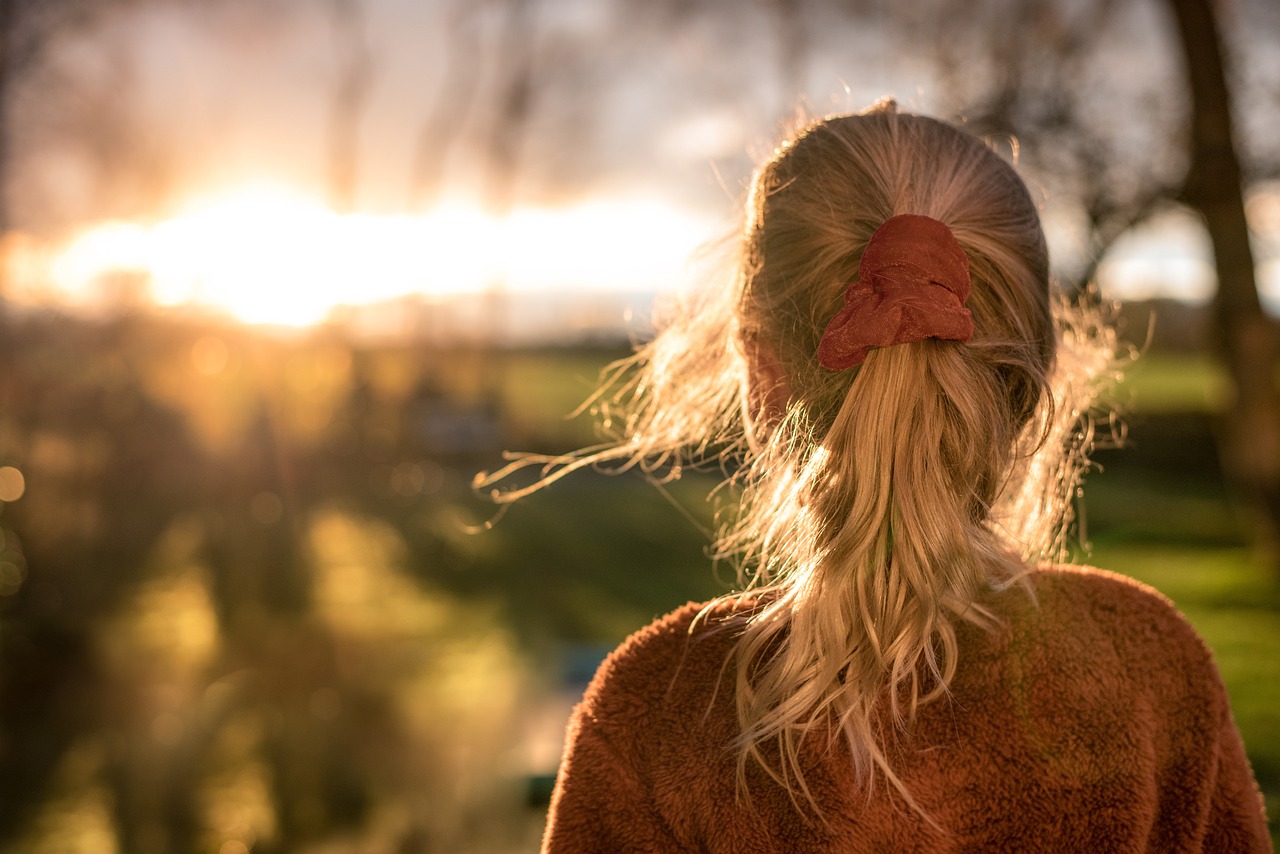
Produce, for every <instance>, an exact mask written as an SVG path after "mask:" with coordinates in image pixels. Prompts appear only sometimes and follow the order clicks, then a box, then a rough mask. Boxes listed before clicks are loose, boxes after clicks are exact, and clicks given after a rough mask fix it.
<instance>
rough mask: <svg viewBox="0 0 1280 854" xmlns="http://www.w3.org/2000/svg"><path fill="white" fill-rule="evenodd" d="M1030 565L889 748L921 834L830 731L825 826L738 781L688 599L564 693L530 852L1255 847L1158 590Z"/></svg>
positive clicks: (821, 785)
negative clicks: (573, 701) (565, 713)
mask: <svg viewBox="0 0 1280 854" xmlns="http://www.w3.org/2000/svg"><path fill="white" fill-rule="evenodd" d="M1032 578H1033V584H1034V587H1035V591H1036V595H1037V599H1038V603H1039V604H1038V606H1036V605H1033V604H1032V603H1031V602H1030V601H1029V599H1028V597H1027V596H1026V595H1025V594H1023V593H1022V592H1021V591H1016V590H1015V591H1007V592H1005V593H1003V594H1000V595H999V596H998V597H996V598H995V599H994V603H995V607H996V609H997V612H998V613H999V614H1000V615H1001V616H1002V618H1003V620H1004V625H1003V626H1002V627H1001V628H999V629H997V630H995V631H985V630H982V629H979V628H976V627H974V626H970V625H968V624H962V625H961V626H960V627H959V628H958V640H959V644H960V647H959V648H960V657H959V669H958V671H957V673H956V676H955V679H954V681H953V683H952V685H951V694H950V696H949V697H947V698H944V699H942V700H938V701H935V702H933V703H931V704H929V705H927V706H925V707H924V708H922V709H921V710H920V712H919V713H918V716H917V717H916V720H915V722H914V724H913V725H912V726H911V728H910V729H909V730H908V732H907V733H906V734H905V735H903V736H900V737H899V738H898V739H897V740H896V741H895V742H894V744H892V745H891V746H890V748H889V759H890V762H891V763H892V767H893V768H894V769H895V770H896V772H897V773H898V775H899V776H900V777H901V778H902V780H903V782H904V783H905V784H906V785H907V787H908V788H909V790H910V791H911V792H912V794H913V795H914V797H915V798H916V799H917V800H918V801H919V802H920V804H921V805H922V806H923V807H924V808H925V809H926V810H927V811H928V813H929V814H930V815H931V816H932V817H933V819H934V820H935V821H936V822H937V823H938V824H939V825H940V826H941V827H942V828H943V831H942V832H939V831H938V830H935V829H934V828H932V827H930V826H929V825H928V824H927V823H926V822H925V821H924V820H922V819H921V817H920V816H919V815H918V814H916V813H914V812H913V811H911V810H910V809H909V808H908V807H906V806H905V805H904V803H903V801H902V799H901V797H899V796H897V795H896V794H895V793H893V792H892V791H891V789H890V787H889V786H888V784H887V783H885V782H884V781H883V779H879V780H877V781H876V784H875V785H874V786H873V787H872V788H871V791H870V794H868V792H867V790H866V789H865V788H864V787H859V785H858V784H856V783H855V781H854V779H853V775H852V773H851V768H850V763H849V760H848V757H847V753H842V752H841V751H839V750H834V751H827V752H823V751H820V750H815V751H813V752H812V754H811V756H810V757H809V758H810V759H811V763H810V767H812V769H813V770H812V771H810V772H809V773H808V775H807V777H806V781H807V782H808V783H809V785H810V787H811V789H812V792H813V795H814V797H815V798H816V799H817V802H818V803H819V804H820V805H821V807H822V810H823V812H824V813H825V818H826V823H823V822H820V821H814V820H813V819H812V816H811V815H810V816H809V817H806V816H805V815H803V814H801V813H800V812H799V811H797V809H796V807H795V806H794V805H793V803H792V801H791V799H790V798H789V797H788V795H787V794H786V792H785V791H783V790H782V789H781V788H780V787H778V786H777V785H776V784H774V783H772V782H771V781H769V779H768V778H766V777H765V776H764V775H763V773H762V772H760V770H759V769H758V768H752V769H751V770H750V771H749V772H748V774H749V784H748V792H749V795H750V800H749V801H747V800H742V799H740V798H739V797H738V795H737V792H736V790H735V768H736V765H735V763H736V757H735V755H734V752H733V750H732V748H731V746H730V745H731V742H732V741H733V738H734V736H735V735H736V734H737V718H736V712H735V710H734V700H733V692H734V689H733V681H734V678H735V677H734V672H733V667H732V665H730V666H728V667H726V666H725V661H726V656H728V655H729V653H730V650H731V647H732V644H733V632H732V631H731V630H729V631H726V630H723V627H724V625H725V623H724V619H723V618H724V617H725V616H728V615H730V614H732V613H733V606H731V605H718V606H717V607H716V609H715V610H713V611H712V612H711V614H709V615H708V618H707V619H705V620H703V621H700V622H698V623H696V624H695V623H694V620H693V618H694V616H695V615H696V614H697V613H698V611H699V610H700V608H699V606H697V605H687V606H685V607H684V608H681V609H679V610H677V611H675V612H673V613H671V614H669V615H668V616H666V617H664V618H662V619H660V620H658V621H657V622H655V623H653V624H652V625H650V626H648V627H647V628H644V629H642V630H641V631H639V632H637V633H636V634H634V635H633V636H632V637H631V638H629V639H628V640H627V641H626V642H625V643H623V645H622V646H621V647H619V648H618V649H617V651H615V652H614V653H613V654H612V655H611V656H610V657H609V658H608V659H607V660H606V661H605V662H604V663H603V664H602V665H601V667H600V670H599V671H598V672H597V674H596V677H595V680H594V681H593V682H592V684H591V687H590V688H589V689H588V690H587V693H586V696H585V697H584V699H583V701H582V702H581V704H579V706H578V707H577V709H576V710H575V711H574V714H573V717H572V719H571V720H570V723H569V731H568V743H567V746H566V750H565V756H564V760H563V763H562V764H561V768H560V775H559V779H558V780H557V783H556V790H555V794H554V796H553V798H552V802H551V811H550V815H549V817H548V824H547V829H546V834H545V836H544V838H543V851H544V852H553V854H557V853H558V852H573V854H585V853H586V852H609V854H617V852H650V851H655V852H656V851H661V852H668V851H669V852H678V851H703V852H775V851H777V852H782V851H824V852H826V851H831V852H907V851H927V852H951V851H1034V852H1052V851H1063V852H1104V851H1152V852H1161V854H1164V852H1180V851H1215V852H1217V851H1222V852H1263V851H1270V850H1271V843H1270V839H1269V836H1268V832H1267V826H1266V819H1265V817H1264V814H1263V807H1262V798H1261V795H1260V793H1259V791H1258V786H1257V783H1256V782H1255V781H1254V778H1253V774H1252V772H1251V770H1250V768H1249V764H1248V761H1247V760H1246V758H1245V755H1244V748H1243V745H1242V744H1241V741H1240V734H1239V732H1238V731H1237V729H1236V726H1235V723H1234V721H1233V720H1232V717H1231V710H1230V707H1229V704H1228V701H1227V695H1226V691H1225V690H1224V689H1223V686H1222V681H1221V679H1220V678H1219V676H1218V672H1217V669H1216V668H1215V666H1214V664H1213V661H1212V659H1211V657H1210V654H1209V651H1208V650H1207V649H1206V647H1205V645H1204V644H1203V642H1202V641H1201V640H1200V639H1199V637H1197V636H1196V634H1195V632H1194V631H1193V630H1192V629H1191V627H1190V626H1189V625H1188V624H1187V623H1186V622H1185V621H1184V620H1183V619H1182V617H1181V616H1180V615H1179V614H1178V613H1177V612H1176V611H1175V610H1174V608H1173V607H1172V604H1171V603H1170V602H1169V601H1168V600H1167V599H1165V598H1164V597H1163V596H1161V595H1160V594H1158V593H1156V592H1155V591H1153V590H1151V589H1150V588H1147V587H1144V586H1142V585H1140V584H1138V583H1136V582H1133V581H1131V580H1129V579H1126V578H1123V577H1121V576H1117V575H1113V574H1111V573H1106V572H1102V571H1099V570H1093V569H1080V568H1069V567H1062V568H1054V569H1044V570H1040V571H1038V572H1036V573H1034V574H1033V576H1032ZM691 626H693V628H691ZM717 626H719V627H720V630H718V629H717ZM820 741H825V740H820ZM842 756H843V757H844V758H843V759H842V758H841V757H842Z"/></svg>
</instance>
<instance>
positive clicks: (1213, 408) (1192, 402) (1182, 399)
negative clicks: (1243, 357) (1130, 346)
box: [1116, 353, 1230, 415]
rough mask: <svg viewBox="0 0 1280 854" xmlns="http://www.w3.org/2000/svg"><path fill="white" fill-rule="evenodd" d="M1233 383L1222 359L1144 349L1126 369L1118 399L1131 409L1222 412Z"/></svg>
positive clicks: (1122, 404) (1123, 407)
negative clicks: (1153, 351)
mask: <svg viewBox="0 0 1280 854" xmlns="http://www.w3.org/2000/svg"><path fill="white" fill-rule="evenodd" d="M1229 391H1230V383H1229V381H1228V378H1227V374H1226V371H1225V370H1224V369H1223V367H1222V365H1221V363H1219V362H1218V361H1217V360H1215V359H1211V358H1209V357H1207V356H1205V355H1202V354H1195V353H1144V354H1143V355H1142V356H1141V357H1139V359H1138V361H1137V362H1135V363H1134V364H1133V365H1130V366H1129V367H1128V368H1127V369H1126V370H1125V372H1124V380H1123V381H1122V382H1121V383H1120V384H1119V386H1118V387H1117V388H1116V400H1117V401H1118V402H1119V403H1120V405H1121V408H1122V409H1124V410H1126V411H1129V412H1139V413H1142V414H1145V415H1156V414H1160V413H1165V412H1192V411H1199V412H1219V411H1221V409H1222V407H1223V406H1224V405H1225V404H1226V402H1227V398H1228V394H1229Z"/></svg>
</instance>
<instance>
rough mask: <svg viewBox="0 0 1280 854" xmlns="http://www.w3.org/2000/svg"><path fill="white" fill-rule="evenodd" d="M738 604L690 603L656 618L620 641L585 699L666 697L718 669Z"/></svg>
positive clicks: (741, 607) (743, 610)
mask: <svg viewBox="0 0 1280 854" xmlns="http://www.w3.org/2000/svg"><path fill="white" fill-rule="evenodd" d="M748 613H750V606H749V605H746V604H743V600H742V599H738V598H729V597H726V598H724V599H717V600H714V601H712V602H690V603H688V604H686V605H684V606H682V607H680V608H677V609H676V610H674V611H672V612H670V613H668V614H666V615H664V616H662V617H659V618H657V619H656V620H654V621H653V622H652V623H650V624H649V625H647V626H645V627H644V628H642V629H639V630H638V631H636V632H635V633H634V634H632V635H631V636H630V637H628V638H627V639H626V640H625V641H623V642H622V644H620V645H619V646H618V648H617V649H615V650H614V651H613V652H612V653H610V655H609V656H608V657H607V658H606V659H605V660H604V661H603V662H602V663H601V665H600V668H599V669H598V670H597V671H596V675H595V678H594V679H593V680H592V683H591V686H590V687H589V688H588V689H587V693H586V695H585V700H586V701H588V702H589V703H593V704H596V705H599V704H603V703H609V702H611V698H612V697H613V696H614V695H619V694H620V695H623V697H625V696H628V695H636V694H639V695H645V696H652V695H654V694H670V693H672V691H673V689H674V686H675V685H676V684H677V683H681V682H686V681H688V680H689V679H691V678H693V679H696V678H699V677H705V676H706V675H707V673H708V672H709V669H716V670H718V669H719V668H720V666H721V664H722V663H723V660H724V656H725V655H727V654H728V653H729V651H730V650H731V648H732V645H733V640H734V638H735V637H736V636H737V629H738V626H739V625H740V624H741V618H742V617H743V616H745V615H746V614H748Z"/></svg>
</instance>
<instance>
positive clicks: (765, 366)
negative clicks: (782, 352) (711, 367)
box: [742, 335, 791, 441]
mask: <svg viewBox="0 0 1280 854" xmlns="http://www.w3.org/2000/svg"><path fill="white" fill-rule="evenodd" d="M742 352H743V356H744V357H745V358H746V363H747V375H746V378H745V381H744V382H745V386H744V389H743V401H742V406H743V413H742V414H743V417H744V418H745V419H746V422H747V433H748V435H749V436H750V437H751V438H753V439H755V440H757V441H761V440H765V439H767V438H768V435H769V433H770V432H772V430H773V428H774V427H775V426H776V425H777V424H778V422H780V421H781V420H782V418H783V416H785V415H786V414H787V405H788V404H789V403H790V402H791V384H790V383H789V382H788V381H787V372H786V370H785V369H784V368H783V366H782V360H781V359H779V358H778V353H777V351H776V350H774V349H773V347H772V346H771V345H770V344H769V343H767V342H765V341H763V340H761V339H760V337H759V336H757V335H747V336H743V339H742Z"/></svg>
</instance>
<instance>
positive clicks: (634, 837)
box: [486, 104, 1270, 852]
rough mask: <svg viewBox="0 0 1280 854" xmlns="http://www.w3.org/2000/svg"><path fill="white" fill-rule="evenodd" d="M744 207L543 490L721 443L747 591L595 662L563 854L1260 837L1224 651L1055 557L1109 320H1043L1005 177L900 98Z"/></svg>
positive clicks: (1045, 265)
mask: <svg viewBox="0 0 1280 854" xmlns="http://www.w3.org/2000/svg"><path fill="white" fill-rule="evenodd" d="M746 214H747V215H746V223H745V229H744V233H743V235H742V241H741V251H740V259H739V264H738V269H737V275H736V276H735V277H734V279H733V282H732V287H728V288H721V289H720V290H719V291H718V292H716V293H713V294H711V295H709V296H707V297H706V298H704V299H703V301H702V302H701V303H700V304H698V305H697V306H695V307H692V308H690V309H689V310H688V311H686V312H684V313H683V314H681V315H680V316H678V317H676V318H675V319H674V322H673V323H672V324H671V325H669V326H668V327H667V328H666V329H665V330H664V331H663V332H662V333H661V334H660V335H659V336H658V337H657V338H656V339H655V340H654V341H653V342H652V343H650V344H649V345H647V346H646V347H645V348H643V349H642V350H641V351H640V352H639V353H638V355H637V357H636V365H635V366H637V367H638V372H637V373H635V374H624V375H621V376H632V377H633V379H632V380H631V382H630V383H629V384H627V383H626V381H625V380H622V382H623V383H624V388H623V393H622V394H621V395H614V397H613V399H614V400H622V401H623V404H624V408H625V417H624V418H622V419H621V421H622V423H623V425H624V430H625V433H624V435H623V436H621V437H620V439H619V441H618V443H617V444H616V445H614V446H611V447H609V448H606V449H604V450H596V451H594V452H588V453H584V454H582V455H578V456H576V457H574V458H571V459H563V460H558V461H555V462H558V463H559V464H560V466H561V467H560V471H559V472H557V473H555V474H553V475H551V476H550V478H548V480H553V479H555V478H556V477H558V476H561V475H562V474H564V473H566V472H567V471H571V470H573V469H576V468H578V467H581V466H583V465H587V464H591V463H597V462H600V461H603V460H609V459H614V460H627V461H629V462H630V463H633V464H639V465H644V466H663V467H664V470H666V471H668V472H671V473H674V474H676V475H678V472H679V466H680V464H681V463H687V462H689V455H690V454H693V455H702V456H706V455H708V454H716V453H723V454H727V455H730V456H732V457H733V458H734V459H735V464H737V466H738V467H737V468H736V470H735V474H734V480H736V481H739V482H740V485H741V493H742V497H741V501H742V504H741V507H740V510H739V512H738V514H737V516H736V521H735V523H734V524H733V526H732V527H731V528H729V529H728V530H727V531H726V532H725V533H724V535H723V536H722V539H721V541H720V543H719V544H718V545H719V550H720V553H721V554H722V555H733V556H736V557H738V558H739V559H740V561H741V565H743V566H745V567H749V568H750V570H751V576H750V578H751V581H750V583H749V584H748V585H747V587H746V591H745V592H743V593H739V594H736V595H732V596H725V597H722V598H721V599H719V600H716V601H714V602H711V603H709V604H705V605H690V606H687V607H685V608H682V609H680V610H678V611H676V612H674V613H672V614H669V615H668V616H666V617H664V618H662V619H660V620H658V621H657V622H655V623H653V624H652V625H650V626H649V627H647V628H645V629H643V630H641V631H640V632H638V633H636V634H635V635H634V636H632V637H631V638H630V639H629V640H627V641H626V642H625V643H624V644H623V645H622V646H621V647H620V648H619V649H618V650H617V651H616V652H615V653H614V654H613V655H612V656H611V657H610V658H609V659H608V660H607V661H606V662H605V663H604V664H603V665H602V666H601V668H600V670H599V672H598V673H597V675H596V678H595V681H594V683H593V684H592V686H591V688H590V689H589V690H588V692H587V694H586V697H585V698H584V700H583V701H582V703H581V704H580V705H579V707H578V708H577V710H576V711H575V713H574V716H573V718H572V720H571V722H570V726H569V732H568V745H567V748H566V752H565V756H564V761H563V763H562V765H561V769H560V775H559V779H558V783H557V787H556V791H555V795H554V799H553V801H552V805H551V813H550V816H549V821H548V825H547V829H546V835H545V838H544V851H548V852H590V851H600V852H623V851H724V852H747V851H749V852H768V851H850V852H852V851H868V852H870V851H894V852H897V851H930V852H935V851H952V850H962V849H963V850H998V851H1014V850H1016V851H1098V850H1107V851H1175V850H1177V851H1183V850H1210V851H1266V850H1270V846H1269V839H1268V836H1267V828H1266V823H1265V819H1264V817H1263V811H1262V805H1261V798H1260V795H1259V792H1258V788H1257V784H1256V783H1255V782H1254V780H1253V777H1252V774H1251V771H1250V768H1249V765H1248V763H1247V761H1246V759H1245V756H1244V752H1243V748H1242V745H1241V741H1240V737H1239V734H1238V732H1237V730H1236V727H1235V724H1234V722H1233V721H1232V717H1231V713H1230V709H1229V707H1228V703H1227V697H1226V694H1225V692H1224V690H1223V687H1222V684H1221V681H1220V679H1219V677H1218V674H1217V671H1216V670H1215V667H1214V665H1213V663H1212V661H1211V659H1210V656H1209V653H1208V651H1207V650H1206V648H1205V646H1204V644H1203V643H1202V642H1201V641H1200V640H1199V638H1198V637H1197V636H1196V635H1195V633H1194V632H1193V631H1192V629H1191V628H1190V627H1189V626H1188V625H1187V624H1186V623H1185V622H1184V621H1183V620H1182V618H1181V617H1180V616H1179V615H1178V614H1177V613H1176V612H1175V611H1174V610H1173V608H1172V607H1171V605H1170V603H1169V602H1168V601H1167V600H1165V599H1164V598H1162V597H1161V596H1160V595H1159V594H1157V593H1155V592H1154V591H1152V590H1150V589H1148V588H1146V587H1142V586H1140V585H1138V584H1136V583H1134V582H1132V581H1129V580H1127V579H1125V578H1122V577H1120V576H1116V575H1111V574H1109V573H1105V572H1101V571H1098V570H1093V569H1082V568H1071V567H1065V566H1056V565H1052V564H1050V563H1043V564H1042V563H1041V562H1040V561H1041V560H1042V559H1044V558H1045V557H1046V556H1047V557H1049V558H1054V557H1059V556H1060V553H1061V551H1062V550H1061V530H1062V529H1063V527H1064V525H1065V522H1064V518H1065V515H1066V513H1065V508H1066V507H1067V506H1068V504H1069V499H1070V498H1071V495H1072V493H1073V492H1074V490H1075V489H1076V487H1077V485H1078V480H1079V479H1078V472H1079V470H1080V466H1081V464H1082V461H1083V452H1084V450H1085V446H1086V445H1087V444H1088V435H1087V434H1088V431H1087V429H1086V428H1085V427H1084V425H1085V424H1086V423H1087V417H1086V415H1085V413H1086V410H1087V409H1088V404H1089V402H1090V401H1089V397H1090V395H1091V388H1092V387H1093V384H1094V383H1093V380H1094V378H1095V377H1096V376H1097V375H1099V374H1100V373H1101V372H1103V371H1104V370H1105V369H1107V368H1108V366H1109V364H1110V360H1111V356H1112V354H1113V351H1114V342H1113V340H1112V339H1111V338H1110V336H1109V333H1108V332H1107V331H1106V330H1105V329H1104V328H1103V327H1102V326H1101V325H1099V324H1097V323H1090V322H1089V321H1088V319H1087V318H1083V317H1080V316H1079V313H1078V312H1077V316H1075V317H1074V318H1072V317H1071V316H1070V312H1069V311H1067V310H1062V311H1055V310H1054V307H1053V305H1052V304H1051V298H1050V292H1049V262H1048V257H1047V254H1046V248H1045V240H1044V235H1043V232H1042V231H1041V227H1040V222H1039V217H1038V214H1037V210H1036V205H1035V204H1034V202H1033V201H1032V199H1031V197H1030V195H1029V194H1028V192H1027V190H1026V187H1025V186H1024V185H1023V183H1022V182H1021V180H1020V179H1019V178H1018V176H1017V175H1016V173H1015V172H1014V170H1013V169H1012V168H1011V167H1010V166H1009V165H1008V164H1007V163H1006V162H1005V161H1003V160H1002V159H1001V158H1000V157H998V156H997V155H995V154H994V153H993V152H992V151H990V150H989V149H988V148H987V147H986V146H985V145H984V144H983V143H982V142H980V141H979V140H978V139H976V138H974V137H972V136H970V135H968V134H966V133H964V132H962V131H960V130H957V129H955V128H953V127H951V126H948V125H946V124H943V123H941V122H938V121H934V120H931V119H928V118H923V117H919V116H911V115H902V114H898V113H897V112H896V110H895V109H894V107H893V106H892V105H891V104H890V105H887V106H882V107H879V108H874V109H873V110H872V111H870V112H868V113H866V114H863V115H857V116H838V117H834V118H828V119H824V120H822V121H818V122H816V123H814V124H811V125H809V126H808V127H805V128H803V129H802V130H800V131H799V132H798V133H797V134H795V135H794V136H793V137H792V138H790V139H788V140H787V141H786V142H784V143H783V144H782V145H781V146H780V147H779V148H778V149H777V150H776V151H775V152H774V154H773V156H772V157H771V158H770V159H769V160H768V161H767V162H766V163H765V164H764V165H763V166H762V167H761V168H760V169H759V170H758V172H757V174H756V176H755V179H754V181H753V184H752V189H751V194H750V197H749V200H748V204H747V212H746ZM690 449H693V450H690ZM524 462H528V460H525V461H524ZM518 465H520V463H517V466H518ZM508 473H509V471H508V472H499V473H498V474H497V475H495V476H493V477H492V478H489V479H488V480H487V481H486V482H488V483H493V482H495V481H496V480H498V479H501V478H502V477H504V476H505V475H506V474H508ZM545 482H547V481H546V480H544V482H543V483H545ZM534 488H536V487H534ZM527 491H528V490H517V491H513V492H511V493H507V494H505V495H502V496H499V500H504V501H505V500H513V499H514V498H516V497H519V495H521V494H523V493H524V492H527Z"/></svg>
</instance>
